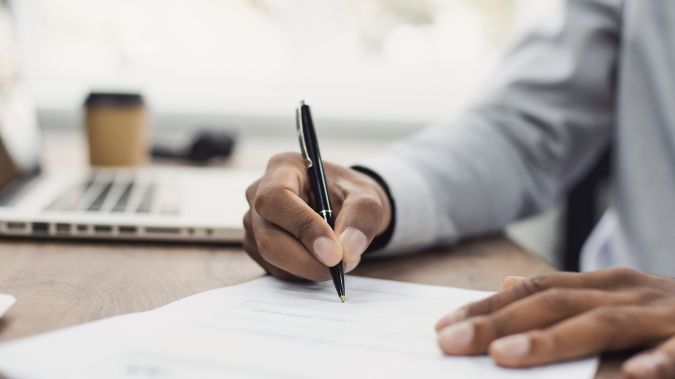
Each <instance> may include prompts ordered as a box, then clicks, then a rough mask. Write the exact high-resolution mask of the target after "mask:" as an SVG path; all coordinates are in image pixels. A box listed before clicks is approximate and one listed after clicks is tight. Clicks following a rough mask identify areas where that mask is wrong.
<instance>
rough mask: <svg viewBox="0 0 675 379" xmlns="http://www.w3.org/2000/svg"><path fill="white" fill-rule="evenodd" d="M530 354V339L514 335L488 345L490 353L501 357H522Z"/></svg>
mask: <svg viewBox="0 0 675 379" xmlns="http://www.w3.org/2000/svg"><path fill="white" fill-rule="evenodd" d="M529 352H530V337H528V336H527V335H526V334H516V335H513V336H508V337H504V338H502V339H498V340H496V341H494V342H493V343H492V344H491V345H490V353H491V354H497V355H500V356H502V357H513V358H517V357H523V356H525V355H527V354H528V353H529Z"/></svg>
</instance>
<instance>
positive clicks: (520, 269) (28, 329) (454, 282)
mask: <svg viewBox="0 0 675 379" xmlns="http://www.w3.org/2000/svg"><path fill="white" fill-rule="evenodd" d="M551 271H553V267H552V266H550V265H549V264H548V263H547V262H545V261H543V260H542V259H540V258H537V257H535V256H534V255H532V254H530V253H528V252H526V251H524V250H523V249H521V248H520V247H518V246H516V245H515V244H514V243H512V242H510V241H508V240H506V239H504V238H502V237H498V236H497V237H491V238H485V239H481V240H476V241H473V242H468V243H464V244H462V245H460V246H458V247H457V248H455V249H453V250H452V251H432V252H427V253H423V254H419V255H411V256H402V257H396V258H391V259H373V260H370V261H365V262H364V263H363V264H362V265H361V266H360V267H359V268H357V270H355V272H354V274H355V275H360V276H368V277H373V278H384V279H393V280H400V281H406V282H413V283H424V284H435V285H443V286H455V287H463V288H472V289H481V290H496V289H497V288H498V287H499V283H500V281H501V279H502V278H503V277H504V276H506V275H522V276H531V275H538V274H543V273H547V272H551ZM260 275H263V270H262V269H261V268H260V267H259V266H257V264H256V263H255V262H253V261H252V260H251V259H250V258H248V256H247V255H246V254H245V253H244V252H243V251H242V249H241V248H238V247H217V246H210V247H203V246H202V247H195V246H189V245H157V244H121V243H114V244H102V243H89V242H77V243H73V242H41V243H38V242H34V241H30V240H20V239H17V240H5V241H2V242H0V292H6V293H10V294H13V295H14V296H16V298H17V303H16V304H15V306H14V307H13V308H12V309H11V310H10V311H9V312H8V314H7V315H6V316H5V318H3V319H2V321H0V341H7V340H10V339H13V338H18V337H23V336H29V335H32V334H37V333H42V332H46V331H49V330H54V329H58V328H62V327H66V326H70V325H75V324H79V323H83V322H86V321H91V320H96V319H100V318H104V317H109V316H114V315H118V314H123V313H129V312H138V311H145V310H149V309H153V308H156V307H159V306H161V305H164V304H166V303H169V302H171V301H174V300H177V299H179V298H182V297H185V296H189V295H191V294H194V293H197V292H201V291H205V290H208V289H212V288H218V287H222V286H227V285H232V284H237V283H242V282H245V281H248V280H251V279H253V278H256V277H258V276H260ZM617 364H618V363H617V361H616V360H610V361H608V362H606V363H605V364H604V365H603V369H602V370H601V372H600V373H599V375H598V378H610V377H615V375H614V374H616V372H617V371H616V366H617Z"/></svg>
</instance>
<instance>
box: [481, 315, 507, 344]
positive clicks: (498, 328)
mask: <svg viewBox="0 0 675 379" xmlns="http://www.w3.org/2000/svg"><path fill="white" fill-rule="evenodd" d="M474 328H475V330H476V332H477V334H478V335H482V337H483V338H484V339H489V340H492V339H494V338H499V337H502V336H504V335H506V330H505V328H504V325H503V323H502V322H500V320H499V319H498V318H496V317H491V316H478V317H476V318H475V319H474Z"/></svg>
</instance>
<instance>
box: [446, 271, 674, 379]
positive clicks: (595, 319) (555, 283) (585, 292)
mask: <svg viewBox="0 0 675 379" xmlns="http://www.w3.org/2000/svg"><path fill="white" fill-rule="evenodd" d="M511 282H512V284H511V285H510V286H509V287H508V288H506V289H503V290H501V291H500V292H499V293H497V294H495V295H493V296H490V297H488V298H486V299H484V300H482V301H478V302H476V303H473V304H469V305H467V306H465V307H462V308H460V309H459V310H457V311H455V312H454V313H451V314H449V315H447V316H445V317H444V318H442V319H441V320H440V321H439V322H438V323H437V325H436V330H437V332H438V342H439V345H440V347H441V349H442V350H443V351H444V352H445V353H446V354H450V355H473V354H482V353H485V352H489V354H490V355H491V356H492V358H493V359H494V360H495V362H496V363H497V364H499V365H502V366H506V367H528V366H535V365H541V364H546V363H550V362H556V361H562V360H568V359H573V358H577V357H583V356H588V355H591V354H596V353H600V352H603V351H612V350H623V349H628V348H639V347H650V348H651V349H650V350H647V351H646V352H643V353H641V354H638V355H636V356H635V357H632V358H631V359H629V360H628V361H627V362H626V363H624V365H623V367H622V373H623V375H624V377H625V378H673V377H675V280H673V279H670V278H662V277H657V276H650V275H646V274H642V273H639V272H636V271H632V270H628V269H612V270H603V271H596V272H592V273H584V274H575V273H555V274H551V275H545V276H539V277H535V278H530V279H522V280H519V281H517V283H515V284H513V279H511Z"/></svg>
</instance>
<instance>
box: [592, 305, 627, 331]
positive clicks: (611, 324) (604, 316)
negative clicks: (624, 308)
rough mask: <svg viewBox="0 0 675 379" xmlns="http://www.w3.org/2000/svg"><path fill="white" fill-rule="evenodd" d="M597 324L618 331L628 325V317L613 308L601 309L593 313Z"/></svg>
mask: <svg viewBox="0 0 675 379" xmlns="http://www.w3.org/2000/svg"><path fill="white" fill-rule="evenodd" d="M591 312H592V313H591V314H592V317H593V318H594V319H595V321H596V322H598V323H601V324H603V325H605V326H607V327H608V328H609V329H611V330H617V328H619V327H622V326H624V325H625V324H626V322H627V320H626V318H627V316H626V314H625V313H624V312H617V311H616V310H615V309H613V308H612V307H600V308H596V309H595V310H593V311H591Z"/></svg>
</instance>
